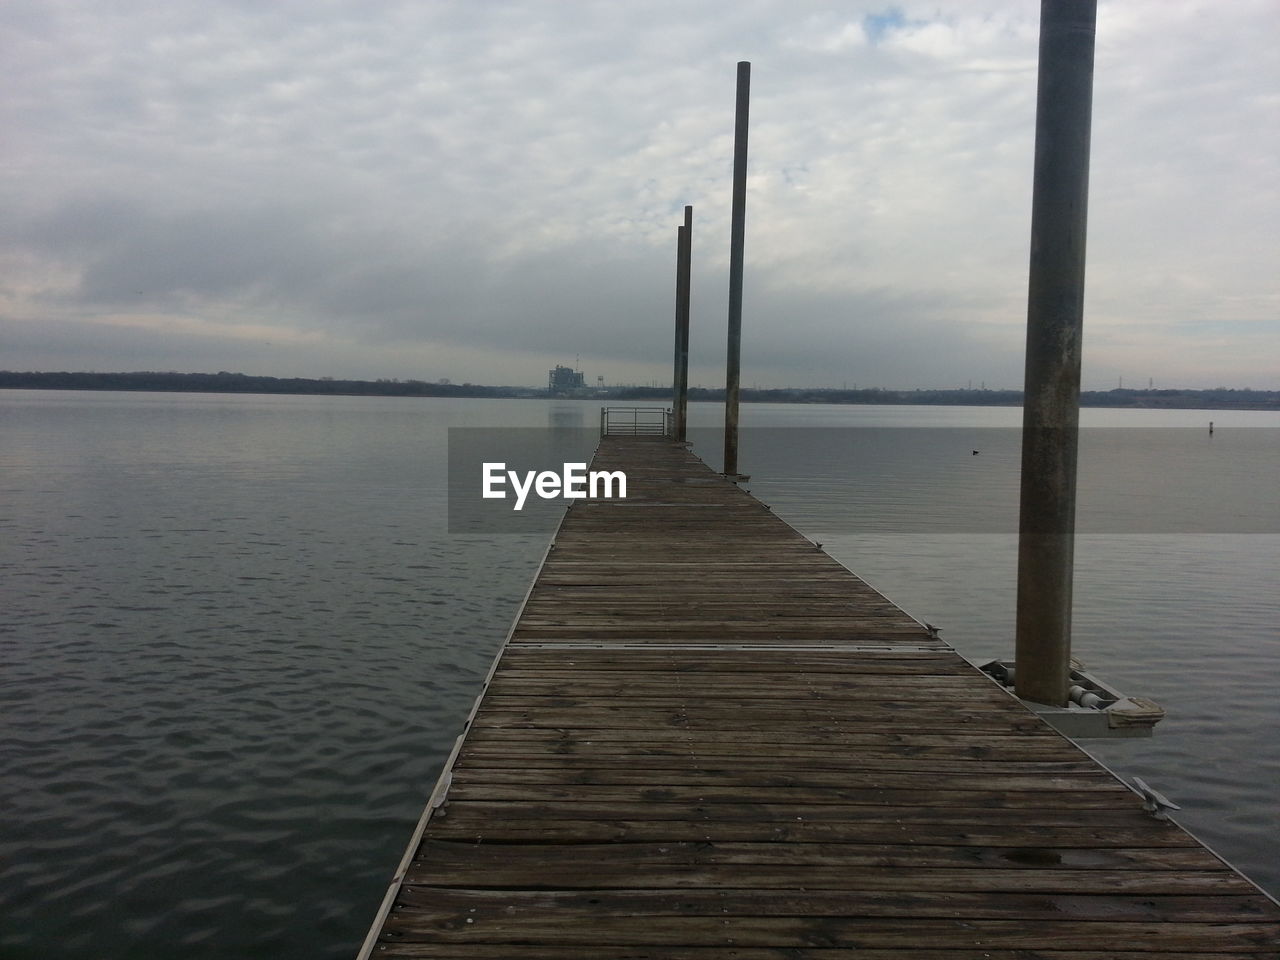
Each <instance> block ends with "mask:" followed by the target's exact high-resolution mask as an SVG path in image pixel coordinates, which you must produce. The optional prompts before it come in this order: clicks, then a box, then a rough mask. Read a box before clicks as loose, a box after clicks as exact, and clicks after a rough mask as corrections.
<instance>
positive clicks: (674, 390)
mask: <svg viewBox="0 0 1280 960" xmlns="http://www.w3.org/2000/svg"><path fill="white" fill-rule="evenodd" d="M684 245H685V228H684V227H683V226H679V227H676V326H675V331H676V333H675V350H674V352H673V358H674V359H673V360H672V367H671V415H672V424H671V439H673V440H679V439H680V387H681V384H680V343H681V336H680V321H681V319H682V318H683V315H684V311H683V309H682V305H681V297H683V296H684Z"/></svg>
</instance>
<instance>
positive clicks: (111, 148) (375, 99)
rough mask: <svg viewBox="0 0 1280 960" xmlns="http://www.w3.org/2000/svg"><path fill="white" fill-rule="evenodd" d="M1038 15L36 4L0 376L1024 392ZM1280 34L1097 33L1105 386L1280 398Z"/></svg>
mask: <svg viewBox="0 0 1280 960" xmlns="http://www.w3.org/2000/svg"><path fill="white" fill-rule="evenodd" d="M1037 17H1038V4H1035V3H1033V2H1030V0H1025V2H1024V0H1018V2H1014V0H955V2H950V3H910V2H907V3H899V4H891V5H886V4H885V3H877V2H861V0H847V2H843V3H834V2H810V0H786V2H781V0H735V2H733V3H730V2H726V0H716V2H703V0H654V2H642V0H635V2H621V0H610V2H587V0H514V2H503V0H418V2H392V0H388V2H374V0H278V2H275V0H166V2H164V3H154V2H152V0H146V2H133V0H62V2H55V0H5V2H4V3H3V4H0V57H2V59H3V62H4V63H5V65H6V66H5V75H6V79H5V82H4V84H3V85H0V109H2V110H3V115H2V116H0V124H2V127H0V129H3V136H2V137H0V202H2V203H3V209H4V211H5V212H4V215H3V217H2V218H0V368H4V369H14V370H63V369H71V370H152V369H156V370H182V371H216V370H237V371H244V372H246V373H256V374H275V375H285V376H336V377H359V378H375V377H400V378H410V377H412V378H420V379H428V380H435V379H438V378H441V377H449V378H451V379H452V380H454V381H455V382H462V381H467V380H469V381H474V382H483V383H513V384H534V383H539V382H545V377H546V370H547V368H548V367H549V366H551V365H552V364H553V363H556V362H567V363H573V362H574V361H575V357H578V356H580V357H581V366H582V368H583V369H585V371H586V373H587V375H588V377H589V378H590V379H591V380H594V379H595V377H596V376H597V375H603V376H604V377H605V379H606V382H609V383H624V382H648V381H651V380H669V377H670V363H669V357H670V349H671V348H670V343H671V322H672V315H673V305H672V286H673V269H674V255H675V230H676V226H677V225H678V224H679V222H680V218H681V211H682V208H683V205H684V204H686V203H690V204H693V206H694V216H695V227H694V245H695V250H694V258H695V260H694V269H695V284H694V302H693V327H694V329H693V335H692V357H691V362H692V372H691V379H692V382H694V383H701V384H704V385H707V386H711V385H716V384H722V383H723V380H724V366H723V365H724V359H723V358H724V328H725V311H726V301H727V284H728V280H727V268H728V235H729V226H728V224H729V199H730V173H731V168H732V150H733V142H732V133H733V97H734V82H735V79H734V76H735V67H734V64H735V63H736V62H737V61H738V60H744V59H745V60H750V61H752V65H753V67H752V117H751V121H752V128H751V158H750V180H749V185H748V199H747V264H746V276H747V280H746V290H745V306H744V339H743V382H744V384H747V385H750V384H759V385H760V386H781V385H816V386H823V385H828V386H839V385H841V384H843V383H848V384H849V385H850V386H852V385H853V384H855V383H856V384H858V385H859V386H882V387H916V386H920V387H930V386H937V387H944V386H964V385H965V384H967V383H968V382H969V381H972V382H973V384H974V386H977V385H979V384H980V383H983V382H985V383H986V384H987V385H988V386H992V387H995V386H1002V387H1003V386H1011V387H1020V386H1021V380H1022V349H1023V339H1024V329H1025V317H1026V278H1027V243H1028V235H1029V224H1030V183H1031V161H1032V146H1033V135H1034V109H1035V67H1036V64H1035V52H1036V41H1037V31H1038V23H1037ZM1278 39H1280V4H1277V3H1276V2H1275V0H1231V2H1229V3H1223V2H1218V0H1205V2H1182V0H1125V2H1103V3H1102V4H1101V6H1100V9H1099V24H1098V49H1097V67H1096V74H1095V97H1094V128H1093V164H1092V180H1091V211H1090V233H1089V268H1088V270H1089V272H1088V280H1087V286H1088V299H1087V309H1086V319H1085V373H1084V385H1085V387H1086V388H1094V389H1105V388H1109V387H1111V386H1114V385H1115V384H1116V383H1117V382H1118V378H1120V377H1123V378H1124V383H1125V386H1146V384H1147V382H1148V379H1149V378H1150V379H1152V380H1154V382H1155V385H1156V386H1157V387H1160V386H1168V387H1172V386H1187V387H1210V386H1216V385H1220V384H1221V385H1227V386H1236V387H1244V386H1252V387H1257V388H1267V389H1280V269H1277V261H1278V259H1280V258H1278V256H1277V254H1278V252H1280V251H1278V250H1277V237H1278V235H1280V123H1278V122H1277V120H1278V119H1280V58H1277V57H1276V56H1275V46H1276V41H1277V40H1278Z"/></svg>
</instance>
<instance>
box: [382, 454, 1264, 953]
mask: <svg viewBox="0 0 1280 960" xmlns="http://www.w3.org/2000/svg"><path fill="white" fill-rule="evenodd" d="M593 469H610V470H623V471H624V472H625V473H626V475H627V478H628V497H627V499H626V500H599V501H578V502H576V504H575V505H574V507H573V508H572V509H571V510H570V511H569V512H568V514H567V515H566V517H565V520H564V522H563V524H562V525H561V528H560V530H559V531H558V533H557V535H556V537H555V542H554V545H553V546H552V548H551V550H550V551H549V552H548V555H547V558H546V560H545V562H544V564H543V566H542V569H541V571H540V573H539V575H538V577H537V579H536V581H535V583H534V585H533V587H532V590H531V592H530V594H529V596H528V598H527V601H526V603H525V605H524V608H523V610H522V612H521V613H520V615H519V618H518V620H517V622H516V623H515V625H514V627H513V629H512V633H511V636H510V638H509V640H508V642H507V644H506V645H505V647H504V648H503V650H502V652H501V654H500V656H499V658H498V661H497V662H496V664H495V667H494V670H493V672H492V674H491V675H490V678H489V680H488V682H487V686H486V688H485V690H484V692H483V694H482V696H481V698H480V699H479V700H478V701H477V707H476V710H475V712H474V713H473V715H472V717H471V719H470V720H469V722H468V726H467V729H466V731H465V734H464V736H463V737H462V738H460V739H459V744H458V747H457V748H456V749H455V751H454V755H453V757H451V759H450V766H449V768H448V769H447V770H446V772H445V774H444V775H443V776H442V778H441V782H440V784H439V785H438V787H437V789H436V792H435V794H434V795H433V797H432V798H431V802H430V805H429V806H428V809H427V813H426V814H425V815H424V818H423V821H422V823H421V824H420V825H419V829H418V831H417V834H416V835H415V837H414V839H413V842H412V844H411V846H410V849H409V852H408V854H407V855H406V858H405V861H404V863H403V864H402V866H401V870H400V871H399V873H398V874H397V877H396V879H395V881H394V882H393V883H392V886H391V890H390V892H389V894H388V898H387V901H386V903H385V904H384V906H383V909H382V911H381V913H380V915H379V917H378V918H377V920H376V922H375V924H374V927H373V930H372V931H371V933H370V937H369V939H368V941H367V942H366V944H365V948H364V951H363V954H362V955H363V956H373V957H421V958H434V960H624V958H625V960H658V958H662V960H810V958H812V960H818V958H823V960H846V958H847V960H855V958H856V960H979V958H982V960H988V958H996V960H1001V958H1003V960H1085V958H1091V960H1092V958H1113V960H1118V958H1132V960H1139V958H1156V957H1161V958H1170V960H1173V958H1176V960H1234V958H1245V957H1249V958H1261V957H1267V958H1275V957H1277V956H1280V907H1277V905H1276V904H1275V902H1274V901H1273V900H1271V899H1270V898H1268V897H1267V896H1266V895H1264V894H1263V893H1261V892H1260V891H1259V890H1258V889H1257V888H1256V887H1255V886H1253V885H1252V884H1251V883H1250V882H1249V881H1248V880H1246V879H1245V878H1243V877H1242V876H1241V875H1240V874H1238V873H1237V872H1235V871H1234V870H1233V869H1231V868H1230V867H1229V866H1227V865H1226V864H1224V863H1223V862H1222V861H1221V860H1220V859H1218V857H1216V856H1215V855H1214V854H1213V853H1212V852H1211V851H1209V850H1208V849H1206V848H1205V847H1203V846H1202V845H1201V844H1200V843H1199V842H1197V841H1196V840H1195V839H1194V838H1192V837H1191V836H1189V835H1188V834H1187V833H1185V832H1184V831H1183V830H1182V829H1181V828H1179V827H1177V826H1175V825H1173V824H1171V823H1169V822H1167V821H1159V820H1156V819H1155V818H1154V817H1152V816H1151V815H1149V814H1147V813H1144V812H1143V810H1142V802H1141V800H1140V798H1139V797H1138V796H1137V795H1135V794H1134V793H1133V792H1132V791H1130V790H1129V789H1128V788H1127V787H1126V786H1124V785H1123V784H1121V783H1120V782H1119V781H1117V780H1116V779H1115V778H1114V777H1113V776H1112V775H1111V774H1110V773H1108V772H1107V771H1106V770H1104V769H1103V768H1101V767H1100V766H1098V765H1097V764H1096V763H1095V762H1094V761H1092V760H1091V759H1090V758H1089V757H1088V756H1087V755H1085V754H1084V753H1083V752H1081V751H1080V750H1079V749H1078V748H1077V747H1076V746H1074V745H1073V744H1072V743H1071V742H1070V741H1069V740H1066V739H1064V738H1063V737H1061V736H1060V735H1059V734H1057V733H1056V732H1055V731H1054V730H1052V729H1051V728H1050V727H1049V726H1048V725H1046V724H1045V723H1044V722H1043V721H1041V720H1040V719H1039V718H1037V717H1036V716H1035V715H1033V714H1032V713H1031V712H1030V711H1029V710H1027V709H1026V708H1025V707H1023V706H1022V705H1021V704H1020V703H1019V702H1018V701H1017V700H1015V699H1013V698H1012V697H1011V696H1010V695H1008V694H1007V693H1005V692H1004V691H1003V690H1002V689H1001V688H999V687H998V686H997V685H996V684H995V683H994V682H993V681H991V680H990V679H988V678H987V677H985V676H984V675H982V674H981V673H980V672H979V671H978V670H977V669H976V668H974V667H972V666H971V665H970V664H968V663H967V662H966V661H964V660H963V659H962V658H961V657H960V656H959V655H957V654H956V653H955V652H954V651H952V650H951V649H950V648H949V647H948V646H947V645H946V644H945V643H943V642H942V641H941V640H939V639H937V637H936V636H933V635H931V633H930V631H929V630H927V629H926V628H925V627H924V626H923V625H922V624H920V623H919V622H917V621H915V620H913V619H912V618H911V617H910V616H908V615H907V614H905V613H903V612H902V611H901V610H899V609H898V608H897V607H895V606H894V605H893V604H892V603H890V602H889V601H887V600H886V599H885V598H884V597H883V596H881V595H880V594H878V593H876V592H875V591H874V590H872V589H871V588H870V587H868V586H867V585H866V584H865V583H863V582H862V581H861V580H859V579H858V578H857V577H855V576H854V575H853V574H851V573H850V572H849V571H848V570H846V569H845V568H844V567H843V566H841V565H840V564H839V563H837V562H836V561H835V560H833V559H832V558H830V557H829V556H827V555H826V554H824V553H823V552H822V551H821V550H820V549H819V548H818V547H817V546H816V545H815V544H813V543H812V542H810V541H809V540H807V539H806V538H805V537H803V536H801V535H800V534H799V533H797V532H796V531H795V530H794V529H792V528H791V527H790V526H788V525H787V524H785V523H783V522H782V521H780V520H779V519H777V518H776V517H774V516H773V515H772V514H771V513H770V512H769V510H768V508H767V507H766V506H764V505H763V504H761V503H760V502H759V501H758V500H756V499H754V498H753V497H751V496H750V495H749V494H747V493H745V492H743V491H741V490H739V489H738V488H737V487H736V486H734V485H733V484H731V483H729V482H727V481H725V480H723V479H722V478H720V477H718V476H717V475H716V474H714V473H712V472H711V471H710V470H709V469H708V468H707V467H706V466H705V465H703V464H702V463H701V461H699V460H697V459H696V458H695V457H693V456H692V455H691V454H689V453H688V452H687V451H685V450H684V449H683V447H681V446H678V445H676V444H674V443H671V442H669V441H667V440H664V439H661V438H605V439H604V440H603V441H602V442H601V446H600V449H599V451H598V452H597V455H596V460H595V463H594V466H593Z"/></svg>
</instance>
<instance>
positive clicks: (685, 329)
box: [676, 205, 693, 441]
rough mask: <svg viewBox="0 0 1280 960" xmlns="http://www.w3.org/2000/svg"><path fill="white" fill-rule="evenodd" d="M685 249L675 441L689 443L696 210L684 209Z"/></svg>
mask: <svg viewBox="0 0 1280 960" xmlns="http://www.w3.org/2000/svg"><path fill="white" fill-rule="evenodd" d="M681 229H682V230H683V231H684V234H683V240H684V247H683V250H682V252H681V258H680V262H679V273H680V276H679V279H678V281H677V283H678V286H679V292H678V294H677V298H676V304H677V309H678V310H679V316H678V317H677V318H676V329H677V331H678V336H679V338H680V341H679V345H678V347H677V351H678V352H677V357H676V363H677V365H678V373H677V384H678V389H677V391H676V439H677V440H680V441H683V440H685V439H686V435H687V430H688V426H689V299H690V297H689V287H690V283H689V281H690V277H691V276H692V274H693V207H691V206H687V205H686V206H685V208H684V226H683V227H682V228H681Z"/></svg>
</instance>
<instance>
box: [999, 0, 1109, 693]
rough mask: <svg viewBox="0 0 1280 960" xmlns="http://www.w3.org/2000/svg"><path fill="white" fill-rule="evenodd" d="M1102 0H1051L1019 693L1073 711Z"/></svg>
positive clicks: (1034, 272)
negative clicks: (1083, 347) (1092, 145)
mask: <svg viewBox="0 0 1280 960" xmlns="http://www.w3.org/2000/svg"><path fill="white" fill-rule="evenodd" d="M1096 15H1097V0H1041V4H1040V69H1039V82H1038V89H1037V95H1036V146H1035V173H1034V183H1033V187H1032V201H1031V271H1030V282H1029V285H1028V294H1027V357H1026V386H1025V397H1026V398H1025V400H1024V402H1023V412H1022V499H1021V506H1020V511H1019V518H1018V613H1017V639H1016V652H1015V655H1016V659H1017V670H1016V672H1015V675H1014V684H1015V690H1016V692H1017V694H1018V696H1019V697H1023V698H1025V699H1027V700H1033V701H1036V702H1038V703H1045V704H1052V705H1055V706H1065V705H1066V703H1067V698H1068V687H1069V678H1070V672H1071V583H1072V565H1073V562H1074V551H1075V513H1076V447H1077V441H1078V437H1079V424H1080V342H1081V331H1082V329H1083V326H1084V266H1085V233H1086V220H1087V213H1088V198H1089V132H1090V120H1091V110H1092V103H1093V51H1094V32H1095V23H1096Z"/></svg>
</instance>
